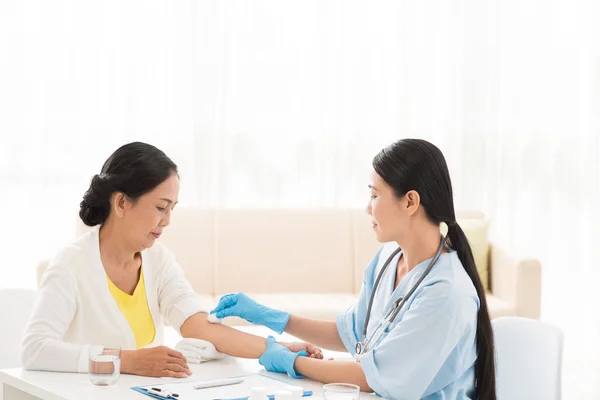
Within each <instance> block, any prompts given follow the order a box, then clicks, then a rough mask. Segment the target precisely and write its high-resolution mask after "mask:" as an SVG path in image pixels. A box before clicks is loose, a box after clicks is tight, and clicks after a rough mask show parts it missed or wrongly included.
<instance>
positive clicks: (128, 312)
mask: <svg viewBox="0 0 600 400" xmlns="http://www.w3.org/2000/svg"><path fill="white" fill-rule="evenodd" d="M106 278H107V279H108V288H109V289H110V293H112V295H113V297H114V298H115V301H116V302H117V306H119V310H121V312H122V313H123V315H124V316H125V319H127V322H129V326H130V327H131V331H132V332H133V336H134V337H135V344H136V347H137V348H138V349H141V348H142V347H146V346H148V345H149V344H150V343H152V342H153V341H154V336H155V335H156V329H155V327H154V321H153V320H152V315H151V314H150V307H148V300H147V299H146V285H145V284H144V271H143V270H142V269H141V268H140V280H139V282H138V284H137V286H136V287H135V290H134V291H133V295H129V294H128V293H125V292H123V291H122V290H121V289H119V288H118V287H116V286H115V284H114V283H112V281H111V280H110V278H108V276H107V277H106Z"/></svg>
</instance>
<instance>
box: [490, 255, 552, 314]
mask: <svg viewBox="0 0 600 400" xmlns="http://www.w3.org/2000/svg"><path fill="white" fill-rule="evenodd" d="M490 272H491V276H492V279H491V288H490V289H491V291H492V294H493V295H494V296H496V297H498V298H499V299H501V300H504V301H506V302H508V303H510V304H514V306H515V308H516V310H517V315H518V316H519V317H527V318H534V319H538V318H539V317H540V305H541V297H542V266H541V264H540V262H539V261H538V260H536V259H532V258H525V257H520V256H519V255H518V254H517V252H516V251H508V250H507V249H506V248H504V247H501V246H498V245H496V244H491V245H490Z"/></svg>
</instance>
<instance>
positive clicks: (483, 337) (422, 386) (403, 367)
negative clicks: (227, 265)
mask: <svg viewBox="0 0 600 400" xmlns="http://www.w3.org/2000/svg"><path fill="white" fill-rule="evenodd" d="M369 189H370V192H371V198H370V201H369V204H368V206H367V213H368V214H369V215H370V216H371V223H372V226H373V233H374V234H375V236H376V237H377V240H378V241H379V242H381V243H383V245H382V247H381V248H380V249H379V251H378V252H377V254H375V256H374V257H373V260H372V261H371V262H370V263H369V265H367V267H366V269H365V273H364V279H363V284H362V288H361V291H360V295H359V297H358V300H357V302H356V304H354V305H352V306H351V307H350V308H349V309H348V310H346V312H344V313H343V314H341V315H339V316H338V318H337V321H335V322H334V321H318V320H312V319H307V318H302V317H299V316H296V315H290V314H289V313H287V312H284V311H280V310H275V309H272V308H269V307H266V306H263V305H261V304H258V303H256V302H255V301H253V300H252V299H250V298H249V297H248V296H246V295H245V294H243V293H238V294H230V295H226V296H223V297H222V298H221V300H220V302H219V304H218V305H217V307H216V308H215V309H214V310H213V311H212V312H211V313H212V314H216V316H217V317H219V318H224V317H228V316H238V317H241V318H244V319H246V320H248V321H249V322H251V323H254V324H259V325H264V326H267V327H269V328H271V329H272V330H274V331H275V332H278V333H281V332H283V331H285V332H288V333H289V334H291V335H293V336H295V337H298V338H300V339H302V340H305V341H308V342H312V343H314V344H316V345H317V346H320V347H323V348H326V349H330V350H335V351H348V352H349V353H351V354H352V355H353V356H355V359H356V361H357V362H353V361H334V360H321V359H316V358H311V357H306V356H305V354H304V353H293V352H292V351H290V350H289V349H287V348H284V347H283V346H280V345H278V344H277V343H276V342H275V340H274V339H273V338H272V337H270V338H269V341H268V346H267V350H266V351H265V353H264V354H263V355H262V356H261V358H260V359H259V361H260V363H261V364H262V365H264V366H265V368H266V369H267V370H270V371H276V372H286V373H288V374H289V375H291V376H295V377H299V376H306V377H308V378H311V379H314V380H318V381H321V382H324V383H331V382H345V383H352V384H356V385H358V386H360V388H361V390H363V391H372V392H375V393H377V394H378V395H380V396H382V397H385V398H390V399H482V400H492V399H496V387H495V373H494V346H493V336H492V328H491V324H490V317H489V314H488V308H487V304H486V298H485V293H484V290H483V285H482V284H481V281H480V279H479V276H478V274H477V270H476V268H475V262H474V260H473V254H472V252H471V248H470V246H469V243H468V242H467V238H466V237H465V234H464V232H463V230H462V229H461V227H460V226H459V224H458V223H457V222H456V216H455V211H454V201H453V196H452V185H451V182H450V175H449V172H448V167H447V165H446V161H445V159H444V156H443V154H442V152H441V151H440V150H439V149H438V148H437V147H436V146H434V145H433V144H431V143H429V142H426V141H424V140H418V139H404V140H400V141H398V142H395V143H393V144H392V145H390V146H389V147H387V148H385V149H383V150H381V152H379V154H377V155H376V156H375V158H374V159H373V171H372V173H371V181H370V183H369ZM441 224H446V225H447V227H448V234H447V236H446V237H440V225H441ZM386 261H387V264H388V265H387V268H385V269H384V268H383V267H384V264H386ZM432 261H435V262H434V263H432ZM428 269H429V272H428V273H427V274H426V275H424V272H426V270H428ZM382 270H383V272H382ZM379 275H381V278H380V279H379V284H378V285H377V288H376V290H374V288H375V284H376V281H377V279H378V276H379ZM422 277H423V279H422V280H421V278H422ZM402 298H405V299H404V301H403V302H402V301H401V300H402ZM371 301H372V306H371V309H370V312H369V311H368V309H369V303H371ZM398 304H401V308H400V309H399V310H398V311H397V312H396V313H395V314H396V316H395V318H394V319H393V321H392V323H391V325H389V326H388V327H387V329H385V330H384V333H383V334H382V335H378V334H377V331H378V327H380V322H381V321H382V319H384V317H385V316H386V314H389V313H390V312H393V311H394V310H396V308H394V306H395V305H396V306H397V305H398ZM367 316H368V317H367ZM367 319H368V321H367ZM388 320H389V318H388ZM365 323H366V334H364V332H365ZM365 339H369V343H368V344H366V343H365ZM357 343H358V344H359V346H358V347H357ZM357 353H358V354H357Z"/></svg>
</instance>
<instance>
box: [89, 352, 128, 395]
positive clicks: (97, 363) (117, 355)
mask: <svg viewBox="0 0 600 400" xmlns="http://www.w3.org/2000/svg"><path fill="white" fill-rule="evenodd" d="M119 376H121V348H120V347H101V346H92V347H90V381H91V382H92V383H93V384H94V385H98V386H108V385H114V384H115V383H117V381H118V380H119Z"/></svg>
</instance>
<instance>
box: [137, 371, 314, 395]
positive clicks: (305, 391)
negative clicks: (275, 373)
mask: <svg viewBox="0 0 600 400" xmlns="http://www.w3.org/2000/svg"><path fill="white" fill-rule="evenodd" d="M252 375H258V376H260V377H262V378H267V379H272V380H274V381H277V382H282V383H285V384H287V385H289V383H288V382H286V381H284V380H281V379H277V378H275V377H272V376H267V375H261V374H251V375H243V376H246V377H249V376H252ZM190 383H193V382H181V384H190ZM153 386H155V387H158V386H162V385H161V384H157V385H153ZM149 387H152V386H150V385H148V386H133V387H131V390H134V391H136V392H138V393H141V394H145V395H146V396H149V397H152V398H154V399H159V400H165V397H161V396H158V395H155V394H154V393H148V389H147V388H149ZM302 390H303V394H302V397H310V396H312V395H313V391H312V390H308V389H304V388H302ZM249 397H250V396H246V397H215V398H214V399H213V400H248V399H249ZM267 397H268V398H269V400H274V399H275V394H268V395H267ZM195 398H197V397H195ZM177 400H189V399H188V398H187V397H185V396H179V397H178V398H177Z"/></svg>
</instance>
